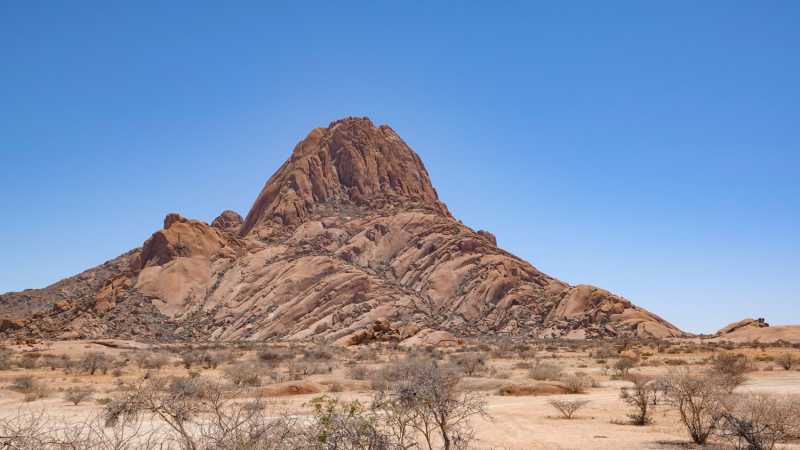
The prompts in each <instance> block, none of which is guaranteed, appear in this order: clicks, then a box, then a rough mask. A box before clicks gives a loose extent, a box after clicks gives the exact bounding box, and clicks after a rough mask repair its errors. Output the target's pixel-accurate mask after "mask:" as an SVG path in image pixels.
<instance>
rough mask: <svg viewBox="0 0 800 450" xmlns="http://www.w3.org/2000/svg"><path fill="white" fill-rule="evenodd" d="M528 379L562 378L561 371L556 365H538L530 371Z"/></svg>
mask: <svg viewBox="0 0 800 450" xmlns="http://www.w3.org/2000/svg"><path fill="white" fill-rule="evenodd" d="M528 377H529V378H533V379H534V380H540V381H541V380H557V379H559V378H561V369H560V368H559V367H558V366H556V365H555V364H549V363H538V362H537V364H535V365H534V366H533V368H532V369H531V370H530V371H528Z"/></svg>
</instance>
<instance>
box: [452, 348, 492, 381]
mask: <svg viewBox="0 0 800 450" xmlns="http://www.w3.org/2000/svg"><path fill="white" fill-rule="evenodd" d="M452 361H453V363H454V364H455V365H456V366H458V367H460V368H461V370H463V371H464V373H465V374H466V375H469V376H471V375H473V374H474V373H475V372H478V371H480V370H482V369H483V368H484V367H486V356H484V355H483V354H482V353H476V352H470V353H464V354H460V355H455V356H454V357H453V358H452Z"/></svg>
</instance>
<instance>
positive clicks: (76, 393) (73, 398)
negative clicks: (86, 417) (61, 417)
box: [63, 387, 93, 406]
mask: <svg viewBox="0 0 800 450" xmlns="http://www.w3.org/2000/svg"><path fill="white" fill-rule="evenodd" d="M92 395H93V391H92V390H91V389H88V388H82V387H78V388H72V389H70V390H69V391H67V393H66V394H64V397H63V398H64V400H66V401H68V402H70V403H73V404H74V405H75V406H78V405H79V404H80V403H82V402H84V401H86V400H89V399H90V398H92Z"/></svg>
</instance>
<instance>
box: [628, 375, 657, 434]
mask: <svg viewBox="0 0 800 450" xmlns="http://www.w3.org/2000/svg"><path fill="white" fill-rule="evenodd" d="M626 380H627V381H630V382H631V383H633V387H632V388H622V393H621V394H620V398H621V399H622V400H624V401H625V403H627V404H628V405H630V406H631V407H633V413H632V414H628V417H630V419H631V423H633V424H634V425H647V424H649V423H650V422H651V421H652V419H651V415H652V411H651V406H652V405H651V404H650V403H651V400H652V397H651V395H652V392H653V386H652V384H651V383H652V381H653V377H650V376H648V375H643V374H640V373H631V374H628V375H627V376H626Z"/></svg>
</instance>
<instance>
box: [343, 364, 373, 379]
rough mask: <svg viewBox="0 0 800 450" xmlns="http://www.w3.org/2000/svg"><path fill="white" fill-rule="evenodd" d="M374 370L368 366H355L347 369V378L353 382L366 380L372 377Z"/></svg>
mask: <svg viewBox="0 0 800 450" xmlns="http://www.w3.org/2000/svg"><path fill="white" fill-rule="evenodd" d="M372 372H373V370H372V369H370V368H369V367H366V366H353V367H348V368H347V378H350V379H351V380H366V379H369V378H370V377H371V375H372Z"/></svg>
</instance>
